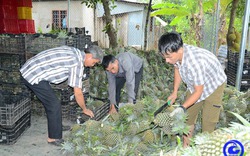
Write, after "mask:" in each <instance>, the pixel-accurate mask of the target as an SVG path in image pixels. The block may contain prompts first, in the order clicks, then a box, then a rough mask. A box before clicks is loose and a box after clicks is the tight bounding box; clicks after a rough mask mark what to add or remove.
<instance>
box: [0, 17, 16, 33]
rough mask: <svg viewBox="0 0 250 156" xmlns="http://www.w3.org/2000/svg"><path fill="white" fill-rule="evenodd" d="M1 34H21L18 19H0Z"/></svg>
mask: <svg viewBox="0 0 250 156" xmlns="http://www.w3.org/2000/svg"><path fill="white" fill-rule="evenodd" d="M0 33H9V34H19V33H20V31H19V26H18V20H17V19H0Z"/></svg>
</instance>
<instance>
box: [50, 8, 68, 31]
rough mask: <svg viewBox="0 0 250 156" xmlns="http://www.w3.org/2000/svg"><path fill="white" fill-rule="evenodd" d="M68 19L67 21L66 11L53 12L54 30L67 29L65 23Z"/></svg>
mask: <svg viewBox="0 0 250 156" xmlns="http://www.w3.org/2000/svg"><path fill="white" fill-rule="evenodd" d="M64 18H65V19H64ZM66 19H67V11H66V10H53V11H52V26H53V27H52V29H63V28H65V24H66V23H65V21H67V20H66ZM64 23H65V24H64ZM66 25H67V24H66Z"/></svg>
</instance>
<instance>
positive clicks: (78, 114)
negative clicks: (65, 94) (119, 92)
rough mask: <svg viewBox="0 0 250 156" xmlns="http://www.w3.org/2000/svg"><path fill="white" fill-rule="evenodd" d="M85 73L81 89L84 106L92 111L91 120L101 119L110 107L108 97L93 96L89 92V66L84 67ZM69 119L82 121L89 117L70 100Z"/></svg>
mask: <svg viewBox="0 0 250 156" xmlns="http://www.w3.org/2000/svg"><path fill="white" fill-rule="evenodd" d="M84 73H85V75H84V77H83V84H82V90H83V95H84V100H85V104H86V107H87V108H88V109H90V110H92V111H93V113H94V115H95V117H94V118H92V119H93V120H97V121H98V120H101V119H102V118H103V117H105V116H106V115H107V114H108V112H109V108H110V104H109V101H108V99H105V98H98V97H93V96H91V94H90V82H89V80H90V79H89V78H90V68H85V71H84ZM68 119H69V120H71V121H73V122H76V121H77V122H78V123H83V122H85V121H86V120H88V119H89V116H87V115H85V114H83V112H82V109H81V108H80V107H79V106H78V104H77V103H76V101H75V100H71V101H70V110H69V118H68Z"/></svg>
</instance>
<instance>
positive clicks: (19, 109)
mask: <svg viewBox="0 0 250 156" xmlns="http://www.w3.org/2000/svg"><path fill="white" fill-rule="evenodd" d="M30 110H31V104H30V98H27V97H25V98H23V99H22V100H20V101H18V102H16V103H13V104H10V105H5V106H1V107H0V125H1V126H10V125H13V124H14V123H15V122H16V121H17V120H19V119H20V118H21V117H22V116H23V115H24V114H26V113H27V112H29V111H30Z"/></svg>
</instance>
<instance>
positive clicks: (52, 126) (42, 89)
mask: <svg viewBox="0 0 250 156" xmlns="http://www.w3.org/2000/svg"><path fill="white" fill-rule="evenodd" d="M23 81H24V84H25V85H26V86H27V87H29V88H30V89H31V90H32V91H33V92H34V93H35V95H36V96H37V98H38V99H39V100H40V101H41V102H42V104H43V106H44V108H45V111H46V114H47V120H48V134H49V138H52V139H61V138H62V106H61V102H60V101H59V100H58V98H57V97H56V94H55V93H54V91H53V89H52V88H51V86H50V84H49V82H47V81H41V82H39V83H38V84H34V85H31V84H30V83H29V82H28V81H26V80H25V79H23Z"/></svg>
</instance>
